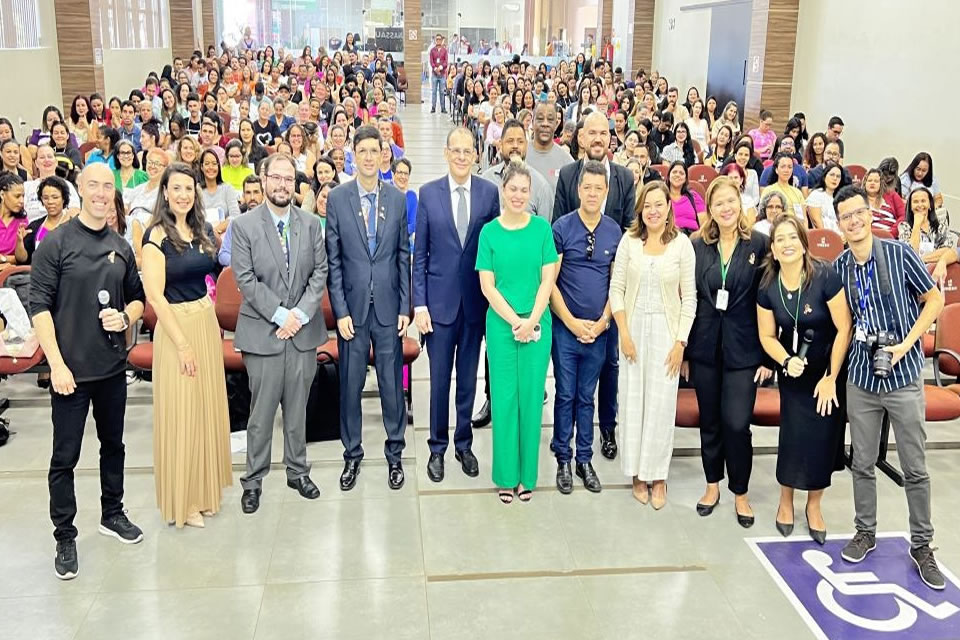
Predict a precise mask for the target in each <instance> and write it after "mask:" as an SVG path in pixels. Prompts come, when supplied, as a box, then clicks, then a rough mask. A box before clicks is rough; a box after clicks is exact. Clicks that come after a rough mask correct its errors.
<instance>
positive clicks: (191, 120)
mask: <svg viewBox="0 0 960 640" xmlns="http://www.w3.org/2000/svg"><path fill="white" fill-rule="evenodd" d="M201 104H202V103H201V102H200V95H199V94H197V93H190V94H189V95H188V96H187V112H188V113H189V116H188V117H187V121H186V128H187V135H191V136H194V137H198V136H199V135H200V126H201V125H202V124H203V111H202V108H201Z"/></svg>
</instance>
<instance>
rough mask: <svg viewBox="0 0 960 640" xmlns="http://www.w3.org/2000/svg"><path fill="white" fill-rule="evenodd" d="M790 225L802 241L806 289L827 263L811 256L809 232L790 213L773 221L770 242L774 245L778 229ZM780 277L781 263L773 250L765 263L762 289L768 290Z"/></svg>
mask: <svg viewBox="0 0 960 640" xmlns="http://www.w3.org/2000/svg"><path fill="white" fill-rule="evenodd" d="M785 224H787V225H790V226H791V227H793V228H794V230H795V231H796V232H797V237H798V238H799V239H800V245H801V246H802V247H803V288H804V289H806V288H807V287H809V286H810V284H811V283H812V282H813V279H814V276H815V275H816V272H817V269H820V268H824V267H826V266H827V265H826V263H825V262H822V261H821V260H819V259H817V258H814V257H813V256H812V255H810V240H809V238H808V237H807V230H806V229H804V227H803V224H801V223H800V220H799V219H798V218H797V216H795V215H793V214H792V213H789V212H784V213H781V214H780V215H779V216H777V219H776V220H774V221H773V225H772V226H771V227H770V242H771V243H773V241H774V238H775V237H776V232H777V229H778V228H779V227H781V226H783V225H785ZM779 276H780V263H779V262H778V261H777V260H776V259H775V258H774V257H773V249H771V250H770V252H769V253H767V257H766V258H765V259H764V261H763V278H762V279H761V281H760V287H761V288H766V287H768V286H769V285H770V284H772V283H773V281H774V280H776V279H777V278H778V277H779Z"/></svg>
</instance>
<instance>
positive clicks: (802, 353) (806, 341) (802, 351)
mask: <svg viewBox="0 0 960 640" xmlns="http://www.w3.org/2000/svg"><path fill="white" fill-rule="evenodd" d="M815 335H816V334H815V333H814V331H813V329H807V330H806V331H804V332H803V342H801V343H800V348H799V349H797V357H798V358H800V359H801V360H805V359H806V357H807V351H809V350H810V345H811V344H813V338H814V336H815Z"/></svg>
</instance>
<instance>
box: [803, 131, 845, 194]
mask: <svg viewBox="0 0 960 640" xmlns="http://www.w3.org/2000/svg"><path fill="white" fill-rule="evenodd" d="M827 161H833V162H836V163H837V164H839V165H840V167H841V168H843V157H842V156H841V155H840V145H839V144H837V143H836V142H828V143H827V144H826V145H824V147H823V162H821V163H820V164H819V165H817V166H816V167H813V168H811V169H810V170H809V171H807V184H808V185H809V184H818V183H819V182H820V179H821V177H822V176H821V175H820V174H822V173H823V170H824V165H825V164H826V163H827ZM843 183H844V184H852V183H853V178H852V177H851V176H850V172H849V171H847V170H846V169H843Z"/></svg>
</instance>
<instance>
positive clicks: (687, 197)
mask: <svg viewBox="0 0 960 640" xmlns="http://www.w3.org/2000/svg"><path fill="white" fill-rule="evenodd" d="M667 186H668V187H669V189H670V202H671V203H672V205H673V216H674V223H675V224H676V225H677V228H678V229H680V231H682V232H683V233H685V234H687V235H688V236H689V235H690V234H691V233H693V232H694V231H697V230H699V229H700V226H701V225H702V224H703V223H704V221H705V220H706V215H707V214H706V211H707V206H706V204H705V203H704V202H703V198H702V197H701V196H700V194H699V193H697V192H696V191H691V190H690V188H689V182H688V180H687V167H686V165H684V163H683V161H682V160H676V161H675V162H673V163H672V164H671V165H670V169H669V170H668V171H667Z"/></svg>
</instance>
